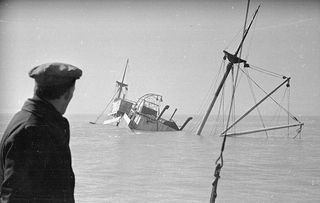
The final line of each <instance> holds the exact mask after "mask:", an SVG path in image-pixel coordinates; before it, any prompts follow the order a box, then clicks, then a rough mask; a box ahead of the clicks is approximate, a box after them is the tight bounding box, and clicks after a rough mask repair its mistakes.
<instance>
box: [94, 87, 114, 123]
mask: <svg viewBox="0 0 320 203" xmlns="http://www.w3.org/2000/svg"><path fill="white" fill-rule="evenodd" d="M118 92H119V89H118V90H117V91H116V93H115V94H114V95H113V96H112V98H111V99H110V101H109V102H108V104H107V105H106V107H105V108H104V109H103V111H102V112H101V113H100V115H99V116H98V117H97V118H96V120H95V121H94V122H90V123H92V124H96V123H97V121H98V120H99V119H100V117H101V116H102V115H103V114H104V112H105V111H106V110H107V108H108V107H109V105H110V104H111V102H112V101H113V99H114V97H115V96H116V95H117V94H118Z"/></svg>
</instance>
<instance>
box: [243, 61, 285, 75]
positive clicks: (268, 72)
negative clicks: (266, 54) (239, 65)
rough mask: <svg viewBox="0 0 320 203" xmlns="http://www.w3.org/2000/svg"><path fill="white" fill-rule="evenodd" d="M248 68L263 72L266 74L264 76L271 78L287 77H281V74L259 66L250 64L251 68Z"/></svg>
mask: <svg viewBox="0 0 320 203" xmlns="http://www.w3.org/2000/svg"><path fill="white" fill-rule="evenodd" d="M248 68H250V69H252V70H255V71H258V72H261V73H264V74H267V75H270V76H274V77H278V78H283V77H286V76H284V75H281V74H279V73H275V72H272V71H269V70H266V69H264V68H261V67H258V66H255V65H252V64H250V67H248Z"/></svg>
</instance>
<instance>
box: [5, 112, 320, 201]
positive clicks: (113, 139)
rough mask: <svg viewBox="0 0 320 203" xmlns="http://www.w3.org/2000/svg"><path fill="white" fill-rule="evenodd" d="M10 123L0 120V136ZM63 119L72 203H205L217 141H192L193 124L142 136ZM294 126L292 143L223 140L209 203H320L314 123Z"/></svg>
mask: <svg viewBox="0 0 320 203" xmlns="http://www.w3.org/2000/svg"><path fill="white" fill-rule="evenodd" d="M11 117H12V114H0V133H1V136H2V134H3V132H4V130H5V127H6V125H7V124H8V122H9V120H10V118H11ZM66 117H67V118H68V120H69V122H70V126H71V140H70V148H71V152H72V166H73V170H74V172H75V176H76V185H75V199H76V202H88V203H94V202H99V203H100V202H101V203H105V202H115V203H118V202H119V203H121V202H125V203H128V202H130V203H135V202H136V203H143V202H147V203H149V202H160V203H171V202H172V203H186V202H187V203H188V202H190V203H197V202H199V203H202V202H209V200H210V195H211V190H212V182H213V180H214V169H215V166H216V165H215V161H216V159H217V158H218V157H219V155H220V152H221V145H222V141H223V138H222V137H221V136H219V134H216V133H213V132H214V131H212V130H204V131H203V133H202V135H201V136H198V135H196V133H195V131H194V130H193V129H194V127H195V126H196V122H195V121H191V123H190V124H189V125H188V126H187V127H186V129H184V130H183V131H179V132H143V131H132V130H130V129H128V128H126V127H123V126H120V127H116V126H113V125H102V124H99V123H96V124H91V123H89V122H90V121H93V120H95V118H96V117H95V115H66ZM181 120H183V119H181ZM252 120H253V121H254V120H255V119H252ZM300 120H301V121H302V122H304V123H305V125H304V127H303V130H302V133H301V134H300V135H298V136H296V134H295V131H293V134H292V133H291V132H290V134H288V133H286V131H279V132H278V133H275V134H269V135H266V134H263V133H262V134H261V133H260V134H259V133H258V134H257V135H256V134H251V135H241V136H236V137H227V139H226V145H225V148H224V151H223V161H224V165H223V168H222V169H221V173H220V176H221V177H220V179H219V182H218V187H217V198H216V202H245V203H247V202H248V203H251V202H252V203H256V202H277V203H278V202H284V203H287V202H290V203H295V202H297V203H298V202H299V203H300V202H320V117H316V116H309V117H308V116H306V117H302V118H300ZM207 125H209V126H206V128H208V129H210V127H212V126H213V125H214V122H209V123H208V124H207ZM210 125H212V126H210ZM294 137H295V138H294Z"/></svg>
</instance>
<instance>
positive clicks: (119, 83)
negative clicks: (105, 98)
mask: <svg viewBox="0 0 320 203" xmlns="http://www.w3.org/2000/svg"><path fill="white" fill-rule="evenodd" d="M128 64H129V59H127V63H126V67H125V69H124V72H123V75H122V80H121V82H119V81H116V82H117V84H118V85H119V93H118V97H117V98H120V97H121V93H122V88H123V87H127V86H128V85H127V84H125V83H123V82H124V78H125V76H126V72H127V68H128Z"/></svg>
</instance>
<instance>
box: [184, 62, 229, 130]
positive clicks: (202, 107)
mask: <svg viewBox="0 0 320 203" xmlns="http://www.w3.org/2000/svg"><path fill="white" fill-rule="evenodd" d="M224 64H225V60H222V61H221V63H220V67H219V71H218V74H217V76H216V79H215V80H213V82H211V84H210V88H209V89H208V91H207V93H206V96H205V97H204V99H202V102H201V104H202V105H200V106H198V110H197V111H196V112H198V113H197V115H203V114H204V112H205V107H206V106H207V103H208V101H209V96H210V95H211V92H213V91H214V90H215V88H216V86H217V82H218V79H219V76H220V75H221V72H222V68H223V67H224ZM200 123H201V120H200V119H199V120H198V121H197V122H196V123H195V125H194V126H193V127H191V126H190V127H189V129H190V131H191V132H194V131H196V128H197V127H198V126H199V125H200Z"/></svg>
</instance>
